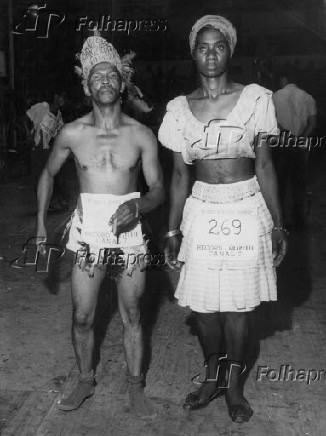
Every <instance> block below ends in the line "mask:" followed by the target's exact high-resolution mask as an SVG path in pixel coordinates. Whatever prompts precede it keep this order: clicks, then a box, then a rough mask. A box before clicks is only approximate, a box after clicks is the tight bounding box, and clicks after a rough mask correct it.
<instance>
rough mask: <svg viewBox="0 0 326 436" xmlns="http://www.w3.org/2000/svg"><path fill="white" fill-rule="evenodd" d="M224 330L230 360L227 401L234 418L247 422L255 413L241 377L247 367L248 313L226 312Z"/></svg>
mask: <svg viewBox="0 0 326 436" xmlns="http://www.w3.org/2000/svg"><path fill="white" fill-rule="evenodd" d="M224 332H225V338H226V350H227V356H228V357H227V358H228V362H229V368H228V389H227V390H226V402H227V405H228V408H229V413H230V416H231V418H232V420H233V421H236V422H239V423H240V422H246V421H249V419H250V417H251V416H252V414H253V411H252V409H251V408H250V405H249V403H248V401H247V400H246V399H245V398H244V396H243V380H242V379H241V374H242V372H243V371H244V368H245V366H244V357H245V347H246V345H247V341H248V317H247V313H246V312H243V313H235V312H225V323H224ZM231 365H232V366H231Z"/></svg>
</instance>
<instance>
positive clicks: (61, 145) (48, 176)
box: [37, 126, 71, 236]
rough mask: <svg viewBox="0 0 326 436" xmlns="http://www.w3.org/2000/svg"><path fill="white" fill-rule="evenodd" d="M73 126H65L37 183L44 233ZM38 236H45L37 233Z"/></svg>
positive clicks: (40, 220) (40, 223)
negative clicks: (50, 202)
mask: <svg viewBox="0 0 326 436" xmlns="http://www.w3.org/2000/svg"><path fill="white" fill-rule="evenodd" d="M70 129H71V127H69V126H65V127H64V128H63V129H62V130H61V132H60V133H59V135H58V137H57V139H56V140H55V143H54V146H53V149H52V151H51V153H50V156H49V159H48V161H47V162H46V165H45V167H44V170H43V172H42V174H41V177H40V179H39V182H38V185H37V228H38V233H39V231H40V232H41V233H42V232H43V233H44V232H45V218H46V213H47V209H48V206H49V201H50V199H51V195H52V190H53V179H54V176H55V175H56V174H57V173H58V172H59V170H60V168H61V167H62V165H63V164H64V162H65V161H66V160H67V158H68V156H69V154H70V147H69V131H70ZM37 236H43V235H41V234H37Z"/></svg>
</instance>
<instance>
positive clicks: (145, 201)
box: [137, 127, 165, 213]
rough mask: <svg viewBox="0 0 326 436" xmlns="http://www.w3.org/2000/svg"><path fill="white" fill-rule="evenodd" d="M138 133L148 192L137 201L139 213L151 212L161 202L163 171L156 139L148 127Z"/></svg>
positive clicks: (163, 194)
mask: <svg viewBox="0 0 326 436" xmlns="http://www.w3.org/2000/svg"><path fill="white" fill-rule="evenodd" d="M141 130H142V132H141V134H140V135H139V141H140V143H141V160H142V168H143V173H144V177H145V180H146V184H147V186H148V189H149V190H148V192H147V193H146V194H145V195H144V196H143V197H141V198H140V199H139V200H137V201H138V207H139V212H140V213H147V212H151V211H152V210H153V209H155V208H156V207H157V206H159V205H160V204H162V203H163V201H164V198H165V191H164V186H163V172H162V168H161V165H160V162H159V159H158V146H157V140H156V138H155V136H154V134H153V133H152V131H151V130H150V129H148V128H144V127H143V128H142V129H141Z"/></svg>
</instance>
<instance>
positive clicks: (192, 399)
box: [182, 382, 224, 412]
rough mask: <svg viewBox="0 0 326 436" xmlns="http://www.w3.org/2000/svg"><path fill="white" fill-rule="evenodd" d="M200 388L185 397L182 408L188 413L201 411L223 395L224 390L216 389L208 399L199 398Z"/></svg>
mask: <svg viewBox="0 0 326 436" xmlns="http://www.w3.org/2000/svg"><path fill="white" fill-rule="evenodd" d="M204 383H205V382H204ZM201 388H202V386H201V387H200V388H199V389H197V391H195V392H191V393H190V394H189V395H188V396H187V397H186V402H185V403H184V405H183V406H182V407H183V408H184V409H185V410H187V411H188V412H190V411H192V410H199V409H203V408H204V407H207V406H208V405H209V403H210V402H211V401H213V400H215V399H216V398H218V397H221V396H222V395H224V388H216V389H215V391H214V392H213V393H212V394H211V395H209V397H207V398H200V393H201V392H200V391H201Z"/></svg>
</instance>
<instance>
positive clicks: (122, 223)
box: [109, 199, 139, 236]
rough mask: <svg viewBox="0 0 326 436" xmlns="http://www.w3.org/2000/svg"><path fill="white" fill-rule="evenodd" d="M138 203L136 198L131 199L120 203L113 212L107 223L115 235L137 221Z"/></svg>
mask: <svg viewBox="0 0 326 436" xmlns="http://www.w3.org/2000/svg"><path fill="white" fill-rule="evenodd" d="M138 219H139V213H138V204H137V200H135V199H131V200H128V201H126V202H125V203H122V204H120V206H119V207H118V209H117V210H116V212H115V214H114V215H112V217H111V219H110V221H109V225H111V226H112V232H113V234H114V235H115V236H118V235H119V234H120V233H123V232H125V231H127V230H129V228H130V226H131V225H132V224H134V223H135V221H136V220H137V221H138ZM135 224H136V223H135Z"/></svg>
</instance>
